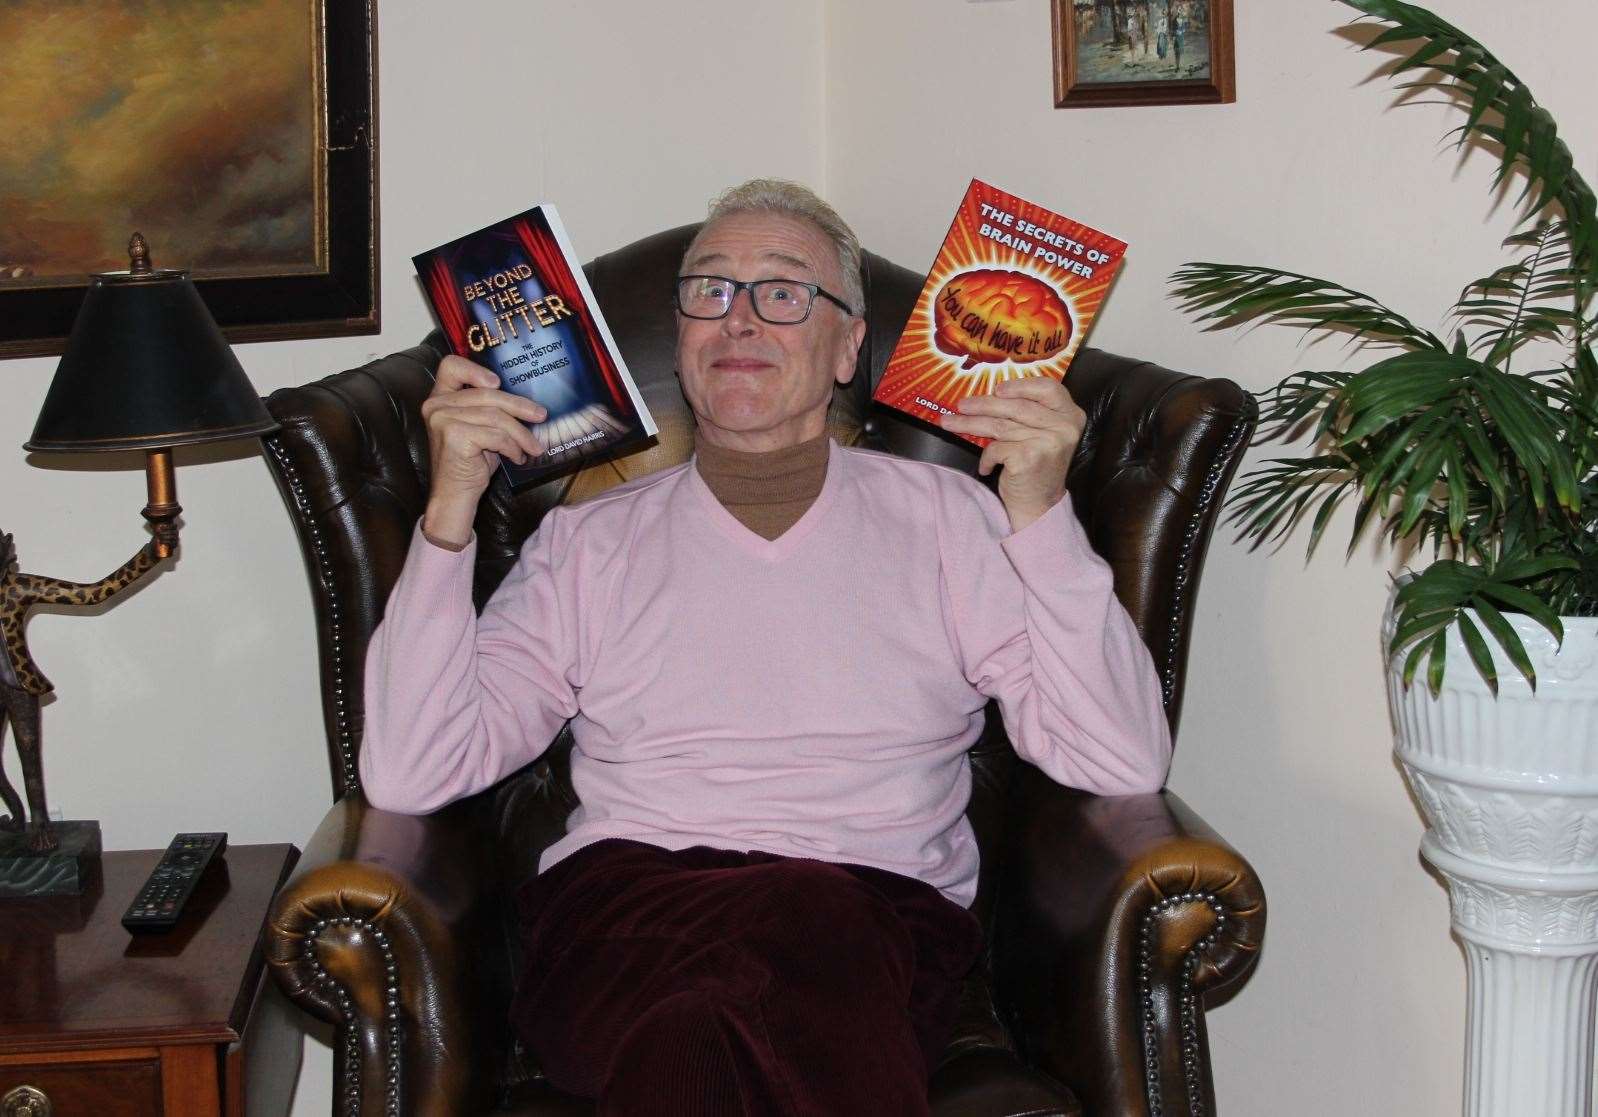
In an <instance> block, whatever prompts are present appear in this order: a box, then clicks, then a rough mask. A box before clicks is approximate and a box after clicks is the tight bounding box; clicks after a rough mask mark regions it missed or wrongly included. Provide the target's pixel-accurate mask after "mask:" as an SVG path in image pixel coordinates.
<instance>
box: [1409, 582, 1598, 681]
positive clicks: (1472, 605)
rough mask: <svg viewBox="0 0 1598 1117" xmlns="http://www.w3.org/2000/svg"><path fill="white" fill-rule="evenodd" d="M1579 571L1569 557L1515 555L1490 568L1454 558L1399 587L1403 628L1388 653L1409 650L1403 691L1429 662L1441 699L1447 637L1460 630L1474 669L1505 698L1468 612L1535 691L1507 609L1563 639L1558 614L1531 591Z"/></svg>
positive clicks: (1534, 677) (1528, 662)
mask: <svg viewBox="0 0 1598 1117" xmlns="http://www.w3.org/2000/svg"><path fill="white" fill-rule="evenodd" d="M1576 566H1577V563H1576V560H1575V559H1573V558H1571V557H1569V556H1566V555H1545V556H1530V555H1516V556H1513V557H1510V558H1506V559H1503V560H1501V561H1499V562H1497V563H1492V564H1487V565H1472V564H1467V563H1463V562H1454V561H1450V560H1447V559H1444V560H1442V561H1440V562H1434V563H1432V565H1431V566H1429V567H1427V568H1426V569H1425V570H1424V571H1422V572H1421V573H1420V574H1418V575H1416V576H1415V577H1414V578H1413V579H1412V580H1410V581H1409V582H1407V583H1405V584H1404V585H1403V586H1401V587H1399V590H1398V593H1397V595H1396V596H1395V598H1394V607H1395V609H1396V612H1397V616H1396V618H1395V619H1396V622H1397V624H1396V628H1395V631H1394V633H1393V636H1392V639H1391V640H1390V641H1389V643H1388V647H1387V650H1388V654H1390V655H1397V654H1398V653H1399V652H1401V651H1403V650H1404V649H1405V648H1406V647H1407V648H1408V649H1409V654H1408V656H1406V657H1405V660H1404V685H1405V686H1408V685H1409V684H1410V683H1411V682H1413V681H1414V678H1415V672H1416V670H1417V668H1418V667H1419V666H1420V662H1421V660H1422V659H1423V658H1429V660H1430V662H1429V664H1428V669H1427V683H1428V685H1429V686H1430V688H1431V691H1432V693H1433V694H1436V693H1437V691H1438V689H1439V688H1440V687H1441V686H1442V680H1443V669H1444V662H1445V656H1444V650H1445V649H1446V647H1447V643H1446V638H1447V630H1448V629H1449V628H1450V627H1453V626H1457V627H1458V628H1459V630H1460V635H1461V636H1462V637H1463V638H1464V642H1465V649H1466V652H1467V653H1468V654H1469V655H1470V658H1471V662H1472V663H1473V664H1475V666H1476V669H1477V670H1478V671H1480V672H1481V674H1482V678H1483V679H1485V680H1486V681H1487V685H1488V686H1489V687H1491V688H1492V690H1493V693H1495V694H1496V693H1497V692H1498V671H1497V667H1496V665H1495V664H1494V662H1493V657H1492V653H1491V652H1490V651H1489V649H1488V646H1487V642H1486V641H1485V640H1484V639H1483V638H1482V635H1481V632H1480V630H1479V629H1478V627H1477V626H1476V624H1475V623H1474V622H1472V621H1471V619H1470V617H1469V616H1468V615H1466V613H1465V610H1466V609H1470V610H1473V611H1474V612H1475V613H1476V615H1477V617H1478V618H1479V619H1480V621H1481V622H1482V625H1483V626H1485V627H1486V628H1487V630H1488V632H1489V633H1490V634H1491V635H1492V637H1493V639H1494V640H1495V641H1496V642H1497V643H1498V645H1499V646H1500V647H1501V648H1503V649H1504V653H1505V654H1506V655H1507V656H1508V657H1509V661H1510V662H1511V663H1513V664H1514V665H1515V668H1516V670H1518V671H1519V672H1520V673H1521V674H1522V675H1524V676H1525V677H1526V681H1527V682H1528V683H1530V684H1531V686H1532V689H1533V690H1535V689H1536V688H1537V671H1536V669H1535V668H1534V667H1533V666H1532V663H1531V658H1530V657H1529V656H1528V655H1527V654H1526V646H1525V644H1524V643H1523V642H1522V641H1521V639H1520V636H1519V635H1518V634H1517V633H1516V632H1515V630H1514V629H1513V628H1512V627H1511V626H1510V624H1509V622H1508V621H1507V620H1505V619H1504V616H1503V610H1504V609H1508V610H1510V611H1511V612H1516V613H1525V614H1526V615H1527V616H1529V617H1531V618H1532V619H1533V620H1535V621H1536V622H1537V623H1538V624H1540V625H1542V626H1543V627H1544V628H1546V629H1547V630H1548V631H1549V632H1551V633H1553V635H1554V638H1555V639H1556V640H1563V639H1564V635H1565V633H1564V625H1563V624H1562V623H1561V622H1560V620H1559V615H1558V614H1557V613H1555V612H1554V610H1553V609H1551V608H1549V606H1548V605H1547V604H1546V603H1545V602H1544V601H1543V600H1542V599H1541V598H1540V597H1539V596H1538V595H1537V594H1536V593H1534V592H1532V590H1531V589H1530V588H1529V586H1530V585H1532V584H1534V583H1536V582H1537V581H1538V580H1540V579H1545V578H1547V577H1548V576H1549V575H1551V574H1555V573H1557V572H1560V571H1568V570H1571V569H1574V568H1575V567H1576Z"/></svg>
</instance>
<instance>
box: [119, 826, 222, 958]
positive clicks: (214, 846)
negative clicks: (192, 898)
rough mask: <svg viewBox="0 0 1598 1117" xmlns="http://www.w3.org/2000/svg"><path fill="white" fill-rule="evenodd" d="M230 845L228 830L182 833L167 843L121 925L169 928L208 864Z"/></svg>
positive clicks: (135, 929)
mask: <svg viewBox="0 0 1598 1117" xmlns="http://www.w3.org/2000/svg"><path fill="white" fill-rule="evenodd" d="M225 849H227V835H226V834H179V835H178V836H177V837H175V838H173V839H172V844H171V845H169V846H167V847H166V852H165V853H163V854H162V855H161V860H160V861H159V862H157V863H156V866H155V868H154V869H153V870H152V871H151V873H150V878H149V879H148V880H146V881H145V882H144V886H143V887H142V888H140V889H139V892H138V895H136V896H134V897H133V903H131V904H129V905H128V910H127V911H125V912H124V913H123V914H122V926H124V927H126V928H127V929H128V930H130V931H132V932H134V933H135V934H140V933H143V932H146V931H166V930H170V929H171V928H172V926H173V925H174V924H176V923H177V921H178V916H180V915H182V914H183V905H184V903H185V902H186V901H187V900H188V898H189V894H190V893H192V892H193V891H194V887H195V885H197V884H199V883H200V877H201V875H202V874H204V872H205V869H206V866H208V865H210V864H211V862H213V861H215V860H216V859H217V858H218V857H220V856H221V855H222V851H223V850H225Z"/></svg>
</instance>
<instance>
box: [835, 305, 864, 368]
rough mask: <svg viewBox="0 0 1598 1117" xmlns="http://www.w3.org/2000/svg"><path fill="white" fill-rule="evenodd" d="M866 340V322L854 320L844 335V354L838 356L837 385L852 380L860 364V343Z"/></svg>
mask: <svg viewBox="0 0 1598 1117" xmlns="http://www.w3.org/2000/svg"><path fill="white" fill-rule="evenodd" d="M865 339H866V320H865V319H864V318H857V319H855V321H854V323H853V324H852V325H850V327H849V332H848V333H847V334H845V335H844V352H843V354H842V355H841V356H840V364H841V366H842V367H840V368H839V369H838V383H840V384H847V383H849V381H851V380H853V379H854V373H855V366H856V365H858V364H859V363H860V343H861V342H863V341H865Z"/></svg>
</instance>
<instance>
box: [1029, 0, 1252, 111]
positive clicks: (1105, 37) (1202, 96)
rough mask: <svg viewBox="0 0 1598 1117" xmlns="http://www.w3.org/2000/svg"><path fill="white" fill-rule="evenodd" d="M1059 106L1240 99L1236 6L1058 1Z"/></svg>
mask: <svg viewBox="0 0 1598 1117" xmlns="http://www.w3.org/2000/svg"><path fill="white" fill-rule="evenodd" d="M1053 5H1054V104H1055V107H1056V108H1062V109H1074V108H1087V107H1090V106H1093V105H1203V104H1229V103H1231V102H1232V101H1235V100H1237V90H1236V77H1235V67H1234V64H1233V57H1232V49H1233V48H1232V0H1053Z"/></svg>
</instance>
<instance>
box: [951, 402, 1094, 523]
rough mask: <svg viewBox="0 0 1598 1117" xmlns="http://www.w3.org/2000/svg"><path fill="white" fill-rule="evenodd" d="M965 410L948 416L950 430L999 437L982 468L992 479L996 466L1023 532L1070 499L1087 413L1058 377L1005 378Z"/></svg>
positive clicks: (962, 405)
mask: <svg viewBox="0 0 1598 1117" xmlns="http://www.w3.org/2000/svg"><path fill="white" fill-rule="evenodd" d="M957 406H958V407H959V414H956V415H944V416H942V417H941V424H942V426H943V429H944V430H947V431H954V432H955V433H956V434H974V435H978V436H980V437H986V438H991V439H993V441H992V442H990V443H988V445H987V447H986V448H985V449H984V450H983V451H982V459H981V461H979V462H978V463H977V472H978V473H980V474H981V475H982V476H984V477H986V476H987V475H988V474H989V473H991V472H992V471H993V468H994V467H995V466H999V465H1002V466H1003V467H1004V472H1003V473H1001V474H999V499H1000V500H1001V501H1003V502H1004V510H1005V512H1006V513H1007V514H1008V515H1009V517H1010V527H1011V529H1013V530H1015V531H1020V530H1021V529H1022V528H1024V527H1026V526H1027V525H1028V524H1030V523H1031V522H1032V521H1033V520H1036V519H1037V518H1038V517H1040V516H1042V515H1043V514H1044V513H1045V512H1047V511H1048V510H1049V509H1050V508H1053V507H1054V506H1055V505H1056V504H1058V503H1059V502H1060V501H1061V500H1062V499H1063V498H1064V497H1065V475H1066V471H1067V470H1068V469H1069V468H1070V465H1071V455H1073V454H1075V453H1076V446H1077V443H1078V442H1080V441H1081V440H1082V431H1083V429H1084V428H1086V426H1087V413H1086V412H1084V411H1083V410H1082V409H1081V408H1080V407H1078V406H1077V405H1076V402H1075V401H1074V400H1072V399H1071V394H1070V393H1069V392H1067V391H1066V390H1065V387H1064V385H1062V384H1061V383H1060V382H1059V381H1058V380H1054V379H1051V378H1049V377H1046V376H1032V377H1027V378H1025V379H1022V380H1005V381H1003V382H1001V383H1000V384H999V385H998V386H997V387H995V388H994V390H993V394H992V395H990V396H967V397H966V398H965V399H963V400H961V401H960V402H959V404H957Z"/></svg>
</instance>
